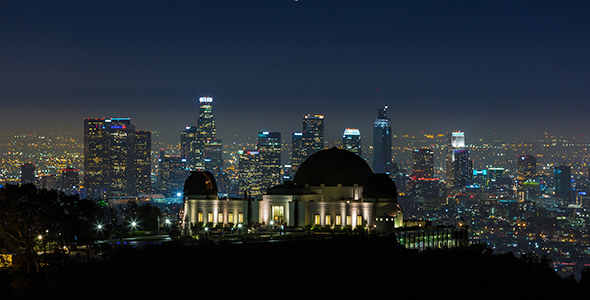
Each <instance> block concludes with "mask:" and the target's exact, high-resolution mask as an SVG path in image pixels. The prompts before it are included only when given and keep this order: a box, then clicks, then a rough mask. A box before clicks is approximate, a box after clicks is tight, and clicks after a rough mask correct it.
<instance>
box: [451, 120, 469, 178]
mask: <svg viewBox="0 0 590 300" xmlns="http://www.w3.org/2000/svg"><path fill="white" fill-rule="evenodd" d="M446 149H447V154H446V158H445V166H446V181H447V187H460V186H461V184H460V183H458V182H457V180H458V179H457V178H456V177H455V176H456V175H458V174H457V169H458V170H462V169H465V168H461V166H459V167H458V168H457V167H456V166H455V160H456V157H455V155H456V154H457V152H456V151H462V150H465V133H464V132H462V131H458V130H456V131H453V132H449V133H448V135H447V146H446ZM461 153H462V154H463V155H465V153H463V152H461ZM466 155H467V159H469V152H467V154H466ZM464 163H465V162H464ZM464 176H465V177H467V176H469V173H467V174H464Z"/></svg>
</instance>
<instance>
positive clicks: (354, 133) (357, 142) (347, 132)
mask: <svg viewBox="0 0 590 300" xmlns="http://www.w3.org/2000/svg"><path fill="white" fill-rule="evenodd" d="M342 149H344V150H348V151H350V152H352V153H354V154H356V155H358V156H360V157H362V156H363V147H362V144H361V132H360V131H359V130H358V129H357V128H346V129H344V134H343V135H342Z"/></svg>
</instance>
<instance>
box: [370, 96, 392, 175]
mask: <svg viewBox="0 0 590 300" xmlns="http://www.w3.org/2000/svg"><path fill="white" fill-rule="evenodd" d="M373 125H374V126H373V172H374V173H386V174H391V172H392V165H391V163H392V162H391V161H392V155H391V119H390V118H388V117H387V106H385V107H384V108H381V109H379V110H378V112H377V118H375V122H374V124H373Z"/></svg>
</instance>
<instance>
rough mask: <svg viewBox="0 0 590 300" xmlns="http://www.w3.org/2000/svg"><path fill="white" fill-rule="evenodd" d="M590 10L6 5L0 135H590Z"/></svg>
mask: <svg viewBox="0 0 590 300" xmlns="http://www.w3.org/2000/svg"><path fill="white" fill-rule="evenodd" d="M589 16H590V1H391V0H387V1H380V0H371V1H343V0H337V1H336V0H335V1H329V0H299V1H292V0H269V1H255V0H242V1H218V0H215V1H196V0H195V1H144V0H142V1H112V2H110V1H92V2H91V1H0V104H1V108H0V132H2V133H7V132H8V133H32V132H35V133H48V132H51V131H59V132H65V131H73V132H78V133H81V132H82V121H83V119H84V118H86V117H130V118H131V119H132V121H133V122H134V123H135V124H136V125H137V128H138V129H139V130H151V131H157V132H158V137H154V139H156V140H159V141H164V142H170V143H178V141H179V132H180V131H181V130H183V129H184V127H185V126H186V125H195V124H196V122H197V118H198V98H199V96H204V95H210V96H212V97H213V98H214V99H215V102H214V115H215V119H216V126H217V129H218V131H217V132H218V135H219V137H221V138H222V139H223V140H224V142H230V141H232V140H233V139H232V138H230V136H231V135H238V137H237V138H236V140H237V141H243V140H245V138H247V137H251V138H254V137H255V136H256V133H257V132H259V131H281V132H282V133H283V137H284V138H286V139H287V141H290V134H291V132H292V131H300V130H301V118H302V116H303V115H304V114H308V113H313V114H324V115H325V116H326V117H325V120H326V121H325V124H326V125H325V126H326V138H327V140H328V141H336V140H339V139H341V135H342V131H343V130H344V128H346V127H357V128H360V130H361V133H362V135H363V137H364V139H365V140H364V142H363V144H364V145H369V144H371V143H372V122H373V119H374V118H375V116H376V114H377V109H378V108H380V106H381V101H380V100H379V95H378V93H377V91H376V89H377V88H378V89H379V93H380V95H381V97H382V99H383V101H384V102H385V103H387V104H388V105H389V106H390V110H389V112H390V113H389V116H390V117H391V118H392V126H393V133H394V134H400V133H409V132H419V131H425V132H429V133H444V132H447V131H452V130H463V131H465V132H466V135H467V137H468V139H469V138H474V137H476V136H477V137H479V136H483V137H488V136H490V134H493V133H494V132H497V133H498V134H499V135H502V136H504V137H509V136H514V135H519V134H522V133H531V134H538V133H542V132H549V133H550V134H554V135H567V136H573V135H578V136H579V135H580V134H584V135H587V134H588V135H590V130H589V129H590V127H589V126H588V125H590V121H589V117H588V112H589V111H590V101H589V100H590V97H589V96H590V51H589V50H590V17H589Z"/></svg>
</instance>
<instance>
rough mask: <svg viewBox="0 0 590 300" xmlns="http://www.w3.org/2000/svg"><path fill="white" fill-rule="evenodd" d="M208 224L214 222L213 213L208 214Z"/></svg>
mask: <svg viewBox="0 0 590 300" xmlns="http://www.w3.org/2000/svg"><path fill="white" fill-rule="evenodd" d="M207 222H209V223H211V222H213V213H212V212H209V213H207Z"/></svg>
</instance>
